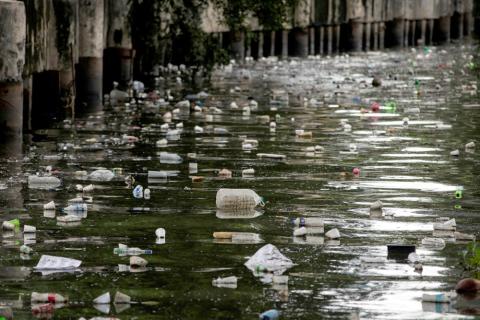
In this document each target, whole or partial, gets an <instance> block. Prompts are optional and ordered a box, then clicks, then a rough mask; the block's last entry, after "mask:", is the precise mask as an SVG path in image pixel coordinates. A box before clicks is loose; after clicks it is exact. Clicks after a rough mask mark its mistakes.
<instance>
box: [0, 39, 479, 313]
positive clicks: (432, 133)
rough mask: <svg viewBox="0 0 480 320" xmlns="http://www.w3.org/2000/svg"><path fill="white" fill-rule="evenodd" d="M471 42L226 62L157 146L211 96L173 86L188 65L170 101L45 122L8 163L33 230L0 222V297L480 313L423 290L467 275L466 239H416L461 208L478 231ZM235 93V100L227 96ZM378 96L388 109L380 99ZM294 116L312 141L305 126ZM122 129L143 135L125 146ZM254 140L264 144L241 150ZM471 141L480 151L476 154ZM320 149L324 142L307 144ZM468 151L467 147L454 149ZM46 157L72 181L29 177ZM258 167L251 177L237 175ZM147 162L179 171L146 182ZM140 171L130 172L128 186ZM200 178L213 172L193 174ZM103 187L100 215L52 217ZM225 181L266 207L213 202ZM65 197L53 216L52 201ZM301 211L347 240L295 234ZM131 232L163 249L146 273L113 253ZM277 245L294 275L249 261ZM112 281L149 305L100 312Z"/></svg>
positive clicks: (6, 170) (23, 308) (229, 309)
mask: <svg viewBox="0 0 480 320" xmlns="http://www.w3.org/2000/svg"><path fill="white" fill-rule="evenodd" d="M475 50H476V47H475V46H473V45H471V44H468V43H460V44H456V45H452V46H445V47H435V48H429V49H426V50H423V48H418V49H417V50H416V51H413V50H410V49H408V50H404V51H396V52H371V53H364V54H359V55H350V56H346V55H339V56H334V57H329V58H328V57H322V58H318V59H317V58H310V59H304V60H295V59H293V60H288V61H280V62H279V61H276V60H272V59H270V60H268V59H267V60H264V61H260V62H250V63H247V64H246V65H243V66H233V67H232V66H230V67H227V68H225V70H221V71H217V72H215V73H214V75H213V77H212V83H211V85H210V86H208V87H205V88H203V90H205V91H206V92H207V93H208V94H209V96H208V98H206V99H202V100H203V101H202V103H203V107H204V111H203V112H199V113H191V114H182V113H180V114H176V113H175V114H174V115H173V119H172V122H171V123H170V130H171V129H174V128H175V125H176V124H178V123H180V122H183V131H182V132H181V135H180V136H179V137H174V136H171V135H169V136H168V137H167V138H168V139H167V140H168V144H167V145H166V146H163V147H158V146H157V144H156V142H157V141H158V140H161V139H163V138H165V137H166V132H165V130H163V129H162V128H161V125H162V124H163V123H164V120H163V118H162V115H163V114H164V113H165V112H166V111H167V110H172V109H173V108H174V107H173V105H174V104H175V103H176V102H177V101H180V100H182V99H183V97H184V96H185V95H186V94H190V93H197V92H199V91H200V90H199V89H198V90H197V89H196V90H195V91H192V89H189V88H188V87H187V86H183V85H181V84H178V83H177V82H176V79H175V78H176V75H175V74H172V75H168V76H165V77H164V79H162V80H160V81H158V89H159V90H160V93H161V95H162V96H163V93H164V90H165V89H167V88H168V89H170V90H171V94H172V96H173V98H174V100H173V101H172V102H171V103H170V106H169V107H165V106H160V107H158V106H157V107H156V106H148V105H124V104H119V105H115V106H111V105H106V106H105V108H104V111H103V112H100V113H95V114H89V115H85V116H77V118H76V119H75V120H74V121H73V122H72V121H71V120H68V119H67V120H65V121H59V122H57V123H55V124H54V125H53V126H52V127H51V128H50V129H43V130H36V131H35V132H34V133H33V134H32V135H31V136H29V137H28V138H29V139H27V140H29V141H28V142H25V143H24V145H23V150H24V151H23V154H21V155H20V157H19V159H18V158H17V159H15V158H14V157H5V158H2V159H0V161H1V164H0V165H1V167H0V205H1V208H2V209H1V217H2V220H9V219H13V218H19V219H20V221H21V223H22V224H29V225H33V226H36V227H37V233H36V237H35V238H34V239H32V237H30V238H29V239H24V237H23V236H22V235H21V234H19V233H16V234H14V235H12V234H8V233H7V232H3V239H2V240H3V242H2V245H1V247H0V257H1V258H0V304H7V305H11V306H12V308H13V312H14V314H15V319H30V318H32V317H34V316H33V315H32V310H31V303H30V295H31V292H32V291H37V292H56V293H59V294H62V295H64V296H68V297H69V299H70V301H71V302H70V303H69V304H68V305H65V306H58V308H57V309H56V310H55V311H54V313H48V314H46V315H44V316H43V317H47V318H48V317H52V318H55V319H71V318H79V317H81V316H84V317H85V318H91V317H94V316H102V315H103V316H106V315H107V314H108V315H110V316H115V317H118V318H120V319H256V318H258V315H259V314H260V313H261V312H263V311H265V310H268V309H277V310H279V311H281V319H323V318H325V319H359V318H361V319H457V318H469V317H471V316H467V315H465V313H469V312H470V313H471V312H477V313H480V307H479V305H480V304H479V302H478V300H477V301H476V302H475V301H474V302H469V301H465V299H462V297H459V298H458V299H457V303H452V304H443V305H442V304H428V303H422V295H423V294H424V293H435V292H447V291H450V290H452V289H453V288H454V286H455V284H456V283H457V281H458V280H459V279H461V278H463V277H465V276H468V274H466V273H464V271H463V268H462V267H461V265H460V262H461V260H462V251H463V250H465V248H466V244H467V243H468V242H467V241H455V239H454V238H452V237H450V236H449V235H448V234H444V235H442V234H438V233H437V234H436V235H435V236H439V237H443V238H444V239H445V242H446V246H445V248H443V249H441V250H434V249H432V248H429V247H425V246H423V245H422V244H421V240H422V239H423V238H425V237H432V231H433V223H434V222H436V221H437V219H439V218H441V217H449V218H455V219H456V224H457V231H460V232H463V233H467V234H475V233H478V230H479V227H480V218H479V210H478V207H479V205H480V188H479V183H480V178H479V175H478V173H479V172H480V157H479V155H478V153H479V152H480V151H479V149H480V145H478V144H479V143H480V101H479V100H478V96H477V90H476V85H477V79H476V76H475V74H473V72H472V71H470V70H469V68H468V67H467V63H468V62H469V56H470V55H472V54H474V53H475ZM374 75H375V76H378V77H380V78H381V79H382V85H381V86H380V87H372V85H371V82H372V77H373V76H374ZM415 80H417V83H415V82H416V81H415ZM249 96H250V97H253V98H254V99H255V100H256V101H257V102H258V109H256V110H252V111H251V114H250V115H248V114H244V113H243V111H242V107H243V106H245V105H247V104H248V100H247V98H248V97H249ZM233 101H235V102H236V104H237V105H238V106H239V109H232V108H231V106H230V104H231V102H233ZM373 102H378V103H379V104H380V110H379V111H378V112H374V111H372V108H371V105H372V103H373ZM389 102H394V103H395V104H396V108H392V107H391V104H390V105H388V103H389ZM213 107H216V108H218V109H219V110H217V109H214V108H213ZM208 108H209V109H208ZM207 109H208V111H207ZM405 118H408V119H405ZM270 122H275V123H276V130H275V131H272V130H271V129H270V124H269V123H270ZM195 126H201V127H202V128H203V129H204V132H203V133H196V132H195V130H194V127H195ZM223 129H225V130H223ZM299 129H303V130H305V131H307V132H311V133H312V136H311V137H306V138H302V137H298V136H297V135H296V133H295V130H299ZM124 134H128V135H131V136H135V137H138V138H139V141H137V142H132V143H125V140H122V136H123V135H124ZM245 138H249V139H256V140H258V146H253V147H254V148H253V150H244V149H243V148H242V141H243V140H244V139H245ZM470 141H475V142H477V149H471V150H467V151H466V150H465V147H464V145H465V144H466V143H468V142H470ZM317 145H318V146H322V147H323V151H320V152H315V151H311V148H310V149H307V148H309V147H314V146H317ZM455 149H459V152H460V155H459V156H458V157H455V156H451V155H450V152H451V151H453V150H455ZM160 152H171V153H177V154H178V155H180V156H181V157H182V162H180V163H164V161H160ZM189 153H196V159H190V158H191V157H192V155H189ZM258 153H276V154H282V155H285V156H286V158H285V159H284V160H281V161H279V160H271V159H263V158H259V157H257V154H258ZM17 156H18V155H17ZM190 162H195V163H197V164H198V173H193V174H190V173H189V163H190ZM48 165H51V166H52V167H53V170H54V175H55V176H57V177H59V178H60V179H61V181H62V184H61V186H59V187H56V188H54V189H53V190H52V189H50V190H42V189H34V188H29V186H28V183H27V177H28V176H29V175H32V174H35V173H37V172H39V173H41V174H43V173H44V172H45V168H46V167H47V166H48ZM100 167H104V168H107V169H113V168H121V169H122V170H119V169H116V171H115V172H116V175H115V177H114V178H113V179H112V180H111V181H104V182H99V181H91V180H88V179H85V178H84V177H82V176H79V175H75V172H76V171H81V170H85V171H87V172H92V171H93V170H95V169H98V168H100ZM223 168H227V169H229V170H231V171H232V172H233V176H232V178H231V179H228V178H222V177H218V172H219V171H220V170H221V169H223ZM247 168H253V169H254V170H255V174H254V176H251V177H242V170H243V169H247ZM354 168H359V169H360V174H359V175H358V176H355V175H353V174H352V170H353V169H354ZM149 170H150V171H152V170H155V171H161V170H168V171H169V172H170V176H169V177H168V178H167V179H149V178H148V175H147V173H148V171H149ZM129 175H131V176H132V177H134V178H135V183H134V184H133V185H130V186H129V185H127V184H126V183H125V177H127V176H129ZM192 175H195V176H203V177H204V180H203V181H202V182H192V181H191V178H190V177H191V176H192ZM90 183H93V184H94V187H95V190H94V191H93V192H90V193H85V195H88V196H91V197H92V202H91V203H90V202H89V203H87V205H88V214H87V216H86V217H84V219H82V221H81V222H79V223H76V224H69V225H62V224H61V223H59V222H57V220H56V218H55V215H56V216H61V215H63V213H61V208H63V207H66V206H67V205H68V204H67V200H68V199H71V198H74V197H76V196H77V195H78V192H77V191H76V187H75V185H76V184H83V185H88V184H90ZM138 184H141V185H142V186H143V187H147V186H148V188H149V189H150V190H151V198H150V199H136V198H134V197H133V195H132V187H134V186H136V185H138ZM220 188H249V189H253V190H255V191H256V192H257V193H258V194H259V195H260V196H261V197H263V199H264V201H265V203H266V204H265V206H264V207H263V208H262V207H258V208H257V212H255V213H254V214H242V213H241V212H240V213H232V214H228V213H222V212H221V211H218V212H217V209H216V205H215V196H216V192H217V190H218V189H220ZM462 188H463V197H462V198H461V199H456V198H455V192H456V191H457V190H461V189H462ZM80 196H81V194H80ZM52 200H54V201H55V203H56V204H57V209H56V212H55V213H53V214H52V213H51V212H44V210H43V205H44V204H46V203H47V202H49V201H52ZM376 200H381V201H382V203H383V206H384V209H383V215H382V216H378V215H377V216H371V215H370V213H369V207H370V204H371V203H372V202H374V201H376ZM298 217H321V218H323V219H324V221H325V231H328V230H329V229H332V228H338V230H339V231H340V233H341V238H340V239H338V240H329V239H328V238H327V237H325V235H324V234H313V235H307V236H306V237H293V230H294V226H293V225H292V222H291V221H292V219H293V218H298ZM158 227H163V228H164V229H165V230H166V238H165V243H162V241H158V240H157V239H156V236H155V229H156V228H158ZM216 231H234V232H248V233H255V234H257V235H258V237H255V238H254V240H253V241H242V240H238V241H229V240H223V241H221V240H218V239H214V238H213V236H212V234H213V232H216ZM24 242H25V243H27V244H29V246H31V247H32V248H33V249H34V252H33V253H32V254H30V255H29V256H28V255H20V254H19V246H20V245H21V244H23V243H24ZM397 242H401V243H404V244H412V245H416V252H417V254H418V256H419V257H420V259H421V260H422V263H423V271H421V272H417V271H415V270H414V268H413V267H412V265H411V264H409V263H408V261H406V260H402V259H400V260H395V259H392V258H391V257H387V245H388V244H392V243H397ZM119 243H123V244H126V245H128V246H130V247H140V248H142V249H151V250H153V254H151V255H143V256H142V257H144V258H145V259H147V260H148V265H147V267H146V269H145V270H131V269H129V268H128V264H129V257H128V256H118V255H115V254H114V253H113V250H114V248H115V247H117V245H118V244H119ZM269 243H270V244H273V245H275V246H276V247H277V248H278V249H279V250H280V251H281V253H282V254H284V255H285V256H286V257H288V258H290V259H291V260H292V261H293V263H295V265H294V266H293V267H292V268H290V269H288V270H287V271H285V273H284V275H288V276H289V278H288V285H279V284H271V283H265V282H268V281H266V280H265V278H262V277H257V276H255V275H254V274H253V273H252V272H251V271H250V270H249V269H248V268H247V267H245V266H244V263H245V262H246V261H247V257H249V256H252V255H253V254H254V253H255V252H256V251H257V250H258V249H260V248H261V247H262V246H264V245H265V244H269ZM43 254H47V255H54V256H62V257H68V258H75V259H79V260H81V261H82V264H81V266H80V268H78V270H75V271H70V272H55V273H49V272H43V273H42V272H38V271H37V270H35V269H34V267H35V266H36V264H37V263H38V261H39V259H40V256H41V255H43ZM364 257H378V258H379V259H378V260H379V262H377V263H366V262H364V261H363V260H362V259H364ZM382 258H384V259H385V261H383V262H382V261H380V260H381V259H382ZM387 258H388V259H387ZM233 275H235V276H237V277H238V278H239V279H238V284H237V287H236V288H218V287H215V286H212V280H213V279H215V278H218V277H226V276H233ZM262 280H263V281H262ZM267 280H268V279H267ZM107 291H109V292H110V294H111V295H112V296H113V295H114V294H115V292H116V291H121V292H123V293H125V294H127V295H129V296H131V298H132V301H135V302H143V303H141V304H130V305H114V304H111V305H106V306H103V307H98V306H97V308H95V307H94V305H93V303H92V300H93V299H94V298H95V297H97V296H98V295H100V294H102V293H104V292H107ZM472 303H473V307H472ZM38 317H40V316H38Z"/></svg>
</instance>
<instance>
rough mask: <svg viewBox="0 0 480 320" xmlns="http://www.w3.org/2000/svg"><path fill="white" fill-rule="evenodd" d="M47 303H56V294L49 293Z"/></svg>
mask: <svg viewBox="0 0 480 320" xmlns="http://www.w3.org/2000/svg"><path fill="white" fill-rule="evenodd" d="M47 301H48V302H50V303H55V294H54V293H49V294H48V296H47Z"/></svg>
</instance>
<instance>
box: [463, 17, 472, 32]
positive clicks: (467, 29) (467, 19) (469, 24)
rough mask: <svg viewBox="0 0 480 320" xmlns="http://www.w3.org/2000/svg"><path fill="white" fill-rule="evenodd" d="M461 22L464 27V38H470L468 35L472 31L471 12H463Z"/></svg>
mask: <svg viewBox="0 0 480 320" xmlns="http://www.w3.org/2000/svg"><path fill="white" fill-rule="evenodd" d="M463 16H464V17H463V22H464V27H463V30H464V34H465V36H467V37H468V36H470V34H471V33H472V31H473V15H472V13H471V12H465V13H464V14H463Z"/></svg>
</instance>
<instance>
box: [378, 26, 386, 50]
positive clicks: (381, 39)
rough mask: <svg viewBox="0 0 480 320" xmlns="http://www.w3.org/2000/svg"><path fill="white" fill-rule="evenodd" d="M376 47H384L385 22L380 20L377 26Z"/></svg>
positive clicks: (381, 48)
mask: <svg viewBox="0 0 480 320" xmlns="http://www.w3.org/2000/svg"><path fill="white" fill-rule="evenodd" d="M378 48H379V49H380V50H383V49H385V22H380V25H379V26H378Z"/></svg>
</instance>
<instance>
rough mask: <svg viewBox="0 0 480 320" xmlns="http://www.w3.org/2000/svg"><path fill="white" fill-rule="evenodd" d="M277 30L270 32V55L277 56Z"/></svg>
mask: <svg viewBox="0 0 480 320" xmlns="http://www.w3.org/2000/svg"><path fill="white" fill-rule="evenodd" d="M275 39H276V37H275V31H271V32H270V56H271V57H273V56H275Z"/></svg>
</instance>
